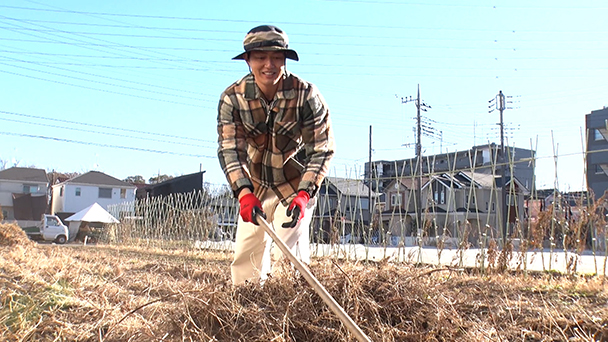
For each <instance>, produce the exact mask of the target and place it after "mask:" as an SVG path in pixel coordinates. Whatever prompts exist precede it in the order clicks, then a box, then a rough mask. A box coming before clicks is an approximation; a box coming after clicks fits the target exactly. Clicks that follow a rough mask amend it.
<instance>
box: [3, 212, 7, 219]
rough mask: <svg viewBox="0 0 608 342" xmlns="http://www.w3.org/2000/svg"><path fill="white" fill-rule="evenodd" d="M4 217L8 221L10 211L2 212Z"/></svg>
mask: <svg viewBox="0 0 608 342" xmlns="http://www.w3.org/2000/svg"><path fill="white" fill-rule="evenodd" d="M2 217H4V219H8V211H6V210H2Z"/></svg>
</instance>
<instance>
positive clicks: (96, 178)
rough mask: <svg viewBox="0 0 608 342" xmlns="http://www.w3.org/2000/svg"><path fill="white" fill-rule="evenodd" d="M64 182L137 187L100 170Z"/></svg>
mask: <svg viewBox="0 0 608 342" xmlns="http://www.w3.org/2000/svg"><path fill="white" fill-rule="evenodd" d="M64 183H77V184H90V185H111V186H120V187H128V188H135V186H133V185H131V184H129V183H127V182H123V181H121V180H120V179H117V178H114V177H112V176H109V175H106V174H105V173H103V172H99V171H89V172H87V173H85V174H82V175H80V176H76V177H74V178H72V179H70V180H67V181H65V182H64Z"/></svg>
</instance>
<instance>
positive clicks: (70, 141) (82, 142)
mask: <svg viewBox="0 0 608 342" xmlns="http://www.w3.org/2000/svg"><path fill="white" fill-rule="evenodd" d="M0 134H2V135H8V136H14V137H25V138H35V139H44V140H54V141H61V142H68V143H74V144H81V145H89V146H99V147H108V148H117V149H124V150H133V151H140V152H151V153H159V154H171V155H176V156H185V157H195V158H213V159H216V158H217V156H206V155H202V154H192V153H182V152H171V151H161V150H153V149H149V148H139V147H131V146H121V145H111V144H100V143H93V142H87V141H80V140H73V139H65V138H56V137H47V136H42V135H34V134H23V133H12V132H1V131H0Z"/></svg>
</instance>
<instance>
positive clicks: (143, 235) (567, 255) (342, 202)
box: [103, 155, 608, 275]
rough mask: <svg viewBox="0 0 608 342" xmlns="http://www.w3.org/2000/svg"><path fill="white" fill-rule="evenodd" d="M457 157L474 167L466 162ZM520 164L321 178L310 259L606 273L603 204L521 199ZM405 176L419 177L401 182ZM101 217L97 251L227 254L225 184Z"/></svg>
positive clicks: (233, 204) (571, 197)
mask: <svg viewBox="0 0 608 342" xmlns="http://www.w3.org/2000/svg"><path fill="white" fill-rule="evenodd" d="M448 157H449V158H452V157H455V158H456V159H457V158H458V156H457V155H456V156H451V157H450V156H448ZM449 158H448V159H449ZM466 158H469V161H470V164H471V165H476V164H477V163H476V162H475V160H473V158H474V156H471V155H468V156H466ZM448 162H449V163H451V162H452V161H448ZM524 162H527V161H525V160H524V161H521V160H519V161H518V160H512V161H511V162H510V163H509V168H510V172H509V174H513V175H515V177H503V176H502V175H498V174H497V173H498V172H497V170H500V168H499V166H500V164H499V163H496V160H494V163H493V164H491V165H490V166H489V167H488V166H483V165H482V166H480V167H472V168H466V169H456V168H455V167H454V168H448V169H447V170H440V168H434V167H433V165H436V164H437V160H431V159H427V160H426V161H425V165H420V164H415V163H414V162H413V161H411V162H410V164H409V165H408V163H407V161H406V162H401V163H399V162H394V165H393V167H392V168H388V169H392V170H393V171H395V172H394V174H392V175H391V174H387V172H386V170H388V169H385V170H384V171H383V172H382V174H379V172H377V171H378V170H375V171H374V172H376V173H375V174H373V173H372V177H370V178H367V179H346V178H339V177H327V178H326V179H325V181H324V183H323V185H322V186H321V188H320V189H319V193H318V195H317V196H318V204H317V207H316V211H315V215H314V219H313V223H312V224H311V227H310V237H311V244H312V246H313V251H314V253H315V254H316V255H317V256H330V257H343V258H356V259H365V260H379V259H383V258H391V259H392V260H395V261H398V262H403V261H409V262H416V263H435V264H450V265H453V266H458V267H475V268H478V269H480V270H482V271H483V270H486V269H487V268H505V267H510V268H518V269H521V270H523V271H529V270H532V269H535V270H558V271H561V272H567V273H575V272H582V273H591V274H603V275H606V259H607V258H606V245H607V242H608V235H607V234H606V228H607V224H608V223H607V221H606V213H607V211H606V205H605V204H606V202H605V199H604V198H603V197H602V198H600V199H598V200H595V199H594V198H593V195H592V194H588V193H586V192H577V193H569V194H564V193H561V192H559V191H557V190H556V189H550V190H546V191H537V190H532V191H530V190H529V189H527V188H526V187H525V186H524V185H523V184H522V183H521V182H520V181H518V179H517V176H516V175H517V172H516V170H515V168H516V165H517V163H524ZM453 165H456V162H454V163H453ZM383 166H386V165H383ZM408 169H409V170H420V169H422V170H423V172H421V173H419V174H416V172H415V171H414V172H411V173H410V175H409V176H402V175H403V174H408V172H407V171H403V170H408ZM438 169H439V170H438ZM368 171H369V170H368ZM401 171H403V172H401ZM412 173H413V175H412ZM369 179H371V182H370V181H368V180H369ZM503 203H504V205H503ZM109 211H110V213H111V214H113V215H114V216H115V217H119V218H120V222H121V223H120V224H117V225H113V226H110V227H107V229H106V230H105V234H104V236H103V240H104V241H105V242H107V243H111V244H121V245H143V246H154V247H161V248H192V249H213V250H222V251H226V252H230V251H231V250H232V247H233V241H234V234H235V231H236V221H237V217H238V201H236V200H235V199H234V198H233V197H232V194H231V192H230V191H229V189H228V188H227V187H226V186H225V185H217V186H212V185H209V184H207V185H206V186H205V189H204V190H201V191H198V192H192V193H188V194H173V195H170V196H166V197H154V198H146V199H143V200H138V201H136V202H134V203H126V204H122V205H115V206H111V207H110V208H109ZM503 213H504V215H503Z"/></svg>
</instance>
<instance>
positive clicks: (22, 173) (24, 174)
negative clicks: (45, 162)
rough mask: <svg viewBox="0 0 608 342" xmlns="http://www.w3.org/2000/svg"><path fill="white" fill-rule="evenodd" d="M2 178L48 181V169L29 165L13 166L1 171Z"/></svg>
mask: <svg viewBox="0 0 608 342" xmlns="http://www.w3.org/2000/svg"><path fill="white" fill-rule="evenodd" d="M0 180H10V181H19V182H35V183H48V179H47V178H46V171H45V170H43V169H34V168H29V167H11V168H10V169H6V170H2V171H0Z"/></svg>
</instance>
